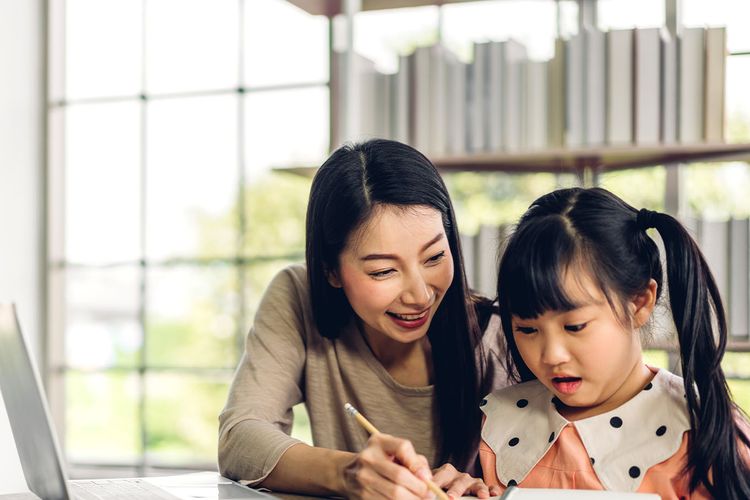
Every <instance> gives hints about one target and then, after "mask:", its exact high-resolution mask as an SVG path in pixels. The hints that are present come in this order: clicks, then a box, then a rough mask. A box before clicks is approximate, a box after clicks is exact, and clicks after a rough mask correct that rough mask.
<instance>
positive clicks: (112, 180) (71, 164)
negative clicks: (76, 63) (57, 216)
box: [64, 102, 141, 263]
mask: <svg viewBox="0 0 750 500" xmlns="http://www.w3.org/2000/svg"><path fill="white" fill-rule="evenodd" d="M66 126H67V129H66V133H65V138H66V148H65V150H66V160H65V169H66V171H65V194H64V198H65V218H66V227H65V249H66V250H65V252H66V260H68V261H74V262H82V263H103V262H119V261H132V260H135V259H138V258H139V257H140V226H139V219H140V205H141V197H140V182H141V177H140V171H141V167H140V149H141V144H140V109H139V104H138V103H137V102H121V103H111V104H87V105H80V106H71V107H68V108H67V111H66Z"/></svg>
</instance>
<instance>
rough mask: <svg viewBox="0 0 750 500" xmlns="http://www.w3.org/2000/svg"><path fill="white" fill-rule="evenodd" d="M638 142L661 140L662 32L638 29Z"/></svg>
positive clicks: (636, 136) (636, 123) (636, 114)
mask: <svg viewBox="0 0 750 500" xmlns="http://www.w3.org/2000/svg"><path fill="white" fill-rule="evenodd" d="M634 43H635V62H634V72H635V85H634V100H635V106H634V108H635V143H636V144H638V145H648V146H652V145H655V144H659V142H660V141H661V128H662V127H661V112H662V104H661V98H662V95H661V84H662V82H661V80H662V79H661V70H662V30H661V29H660V28H638V29H636V30H635V42H634Z"/></svg>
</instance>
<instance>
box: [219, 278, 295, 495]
mask: <svg viewBox="0 0 750 500" xmlns="http://www.w3.org/2000/svg"><path fill="white" fill-rule="evenodd" d="M308 296H309V292H308V286H307V278H306V274H305V270H304V268H302V267H301V266H297V267H289V268H286V269H284V270H283V271H281V272H280V273H279V274H277V275H276V276H275V277H274V279H273V280H272V281H271V284H270V285H269V286H268V288H267V289H266V292H265V294H264V295H263V298H262V299H261V302H260V305H259V307H258V310H257V312H256V314H255V321H254V324H253V327H252V328H251V329H250V332H249V333H248V336H247V339H246V342H245V352H244V353H243V356H242V358H241V360H240V362H239V366H238V367H237V371H236V372H235V375H234V379H233V381H232V384H231V386H230V388H229V396H228V398H227V402H226V406H225V407H224V410H223V411H222V412H221V414H220V415H219V470H220V472H221V474H222V475H224V476H226V477H229V478H232V479H235V480H238V481H242V482H243V483H247V484H249V485H255V484H258V483H259V482H261V481H262V480H263V479H265V478H266V477H267V476H268V474H270V472H271V471H272V470H273V468H274V467H275V466H276V464H277V463H278V461H279V459H280V458H281V456H282V455H283V454H284V452H285V451H286V450H288V449H289V448H290V447H291V446H293V445H295V444H297V443H299V441H298V440H296V439H294V438H292V437H290V435H289V434H290V432H291V429H292V422H293V413H292V407H293V406H294V405H295V404H297V403H300V402H302V401H303V400H304V398H303V390H302V387H303V385H302V384H303V377H304V369H305V359H306V342H305V335H306V332H305V328H306V327H305V325H306V322H305V319H304V316H303V315H304V312H303V311H305V310H306V308H307V307H308V306H307V304H306V302H307V301H308Z"/></svg>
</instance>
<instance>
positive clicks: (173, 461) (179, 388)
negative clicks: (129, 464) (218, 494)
mask: <svg viewBox="0 0 750 500" xmlns="http://www.w3.org/2000/svg"><path fill="white" fill-rule="evenodd" d="M229 380H230V374H229V373H227V374H226V375H216V376H213V377H208V376H206V377H201V376H197V375H188V374H170V373H151V374H149V375H147V377H146V440H147V450H146V453H147V456H148V460H149V462H150V463H152V464H154V465H157V464H160V463H161V464H169V465H170V466H171V467H175V466H180V465H182V464H185V465H187V464H192V465H195V464H196V463H197V464H205V466H206V468H208V467H209V466H211V467H213V464H215V462H216V435H217V434H216V433H217V429H218V421H217V418H218V415H219V412H220V411H221V409H222V408H223V407H224V403H225V402H226V397H227V392H228V388H229V382H228V381H229ZM186 402H187V403H188V404H189V408H190V409H189V411H185V405H186Z"/></svg>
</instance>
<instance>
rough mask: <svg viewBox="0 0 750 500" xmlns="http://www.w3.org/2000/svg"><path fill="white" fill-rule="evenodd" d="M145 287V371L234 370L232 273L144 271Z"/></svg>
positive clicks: (215, 268)
mask: <svg viewBox="0 0 750 500" xmlns="http://www.w3.org/2000/svg"><path fill="white" fill-rule="evenodd" d="M146 286H147V288H146V290H147V311H146V362H147V364H148V365H149V366H184V367H234V365H235V364H236V363H237V360H238V359H239V358H238V355H237V343H236V340H235V339H236V337H237V309H238V308H237V300H238V299H237V296H238V289H237V271H236V270H235V269H234V268H232V267H224V266H219V265H217V266H212V267H209V268H195V267H185V266H180V267H174V268H167V269H156V270H149V271H148V275H147V282H146Z"/></svg>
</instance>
